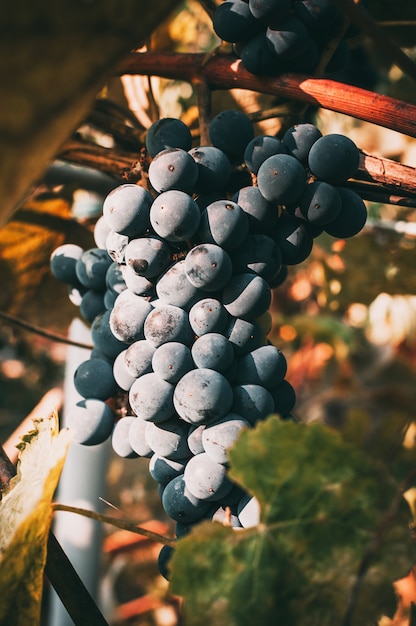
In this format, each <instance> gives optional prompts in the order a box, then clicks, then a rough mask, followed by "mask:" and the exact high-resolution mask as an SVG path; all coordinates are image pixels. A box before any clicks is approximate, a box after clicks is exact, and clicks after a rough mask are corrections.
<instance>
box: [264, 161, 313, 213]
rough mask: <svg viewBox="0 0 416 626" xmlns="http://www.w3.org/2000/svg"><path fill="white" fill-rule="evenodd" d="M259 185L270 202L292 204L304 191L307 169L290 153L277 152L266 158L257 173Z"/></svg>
mask: <svg viewBox="0 0 416 626" xmlns="http://www.w3.org/2000/svg"><path fill="white" fill-rule="evenodd" d="M257 185H258V188H259V190H260V193H261V194H262V196H264V197H265V198H266V200H268V201H269V202H276V203H277V204H283V205H291V204H293V203H295V202H296V201H297V200H298V199H299V198H300V196H301V195H302V193H303V190H304V189H305V186H306V171H305V168H304V167H303V166H302V165H301V163H300V162H299V161H298V160H297V159H295V157H293V156H292V155H290V154H275V155H273V156H271V157H269V158H268V159H266V160H265V161H264V162H263V163H262V165H261V166H260V168H259V171H258V173H257Z"/></svg>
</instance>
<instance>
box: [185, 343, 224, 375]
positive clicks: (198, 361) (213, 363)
mask: <svg viewBox="0 0 416 626" xmlns="http://www.w3.org/2000/svg"><path fill="white" fill-rule="evenodd" d="M191 352H192V358H193V360H194V363H195V365H196V366H197V367H199V368H208V369H212V370H216V371H217V372H222V373H224V372H225V371H226V370H227V369H228V368H229V367H230V366H231V364H232V362H233V360H234V350H233V345H232V343H231V342H230V341H228V339H227V337H224V335H221V334H220V333H205V334H204V335H202V336H201V337H199V338H198V339H197V340H196V341H195V343H194V344H193V346H192V351H191Z"/></svg>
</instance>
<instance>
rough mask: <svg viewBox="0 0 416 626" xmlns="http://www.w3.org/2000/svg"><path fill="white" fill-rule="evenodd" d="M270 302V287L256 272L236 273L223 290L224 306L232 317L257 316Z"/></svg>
mask: <svg viewBox="0 0 416 626" xmlns="http://www.w3.org/2000/svg"><path fill="white" fill-rule="evenodd" d="M270 302H271V291H270V287H269V285H268V284H267V282H266V281H265V280H264V278H262V277H261V276H258V275H257V274H248V273H244V274H237V275H235V276H233V278H232V279H231V280H230V282H229V283H228V284H227V285H226V287H225V288H224V290H223V304H224V307H225V308H226V309H227V311H228V313H229V314H230V315H233V316H234V317H242V318H243V319H248V320H249V319H252V318H255V317H258V316H259V315H262V314H263V313H264V312H265V311H267V309H268V308H269V306H270Z"/></svg>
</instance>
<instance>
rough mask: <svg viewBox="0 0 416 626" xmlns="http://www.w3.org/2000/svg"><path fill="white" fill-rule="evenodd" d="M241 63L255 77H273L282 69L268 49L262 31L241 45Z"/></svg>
mask: <svg viewBox="0 0 416 626" xmlns="http://www.w3.org/2000/svg"><path fill="white" fill-rule="evenodd" d="M241 62H242V64H243V65H244V67H245V69H246V70H247V71H248V72H250V73H251V74H254V75H255V76H274V75H276V74H278V73H279V72H282V71H283V69H284V68H283V66H282V64H281V63H280V62H279V60H278V59H277V57H276V55H275V54H274V53H273V51H272V50H271V49H270V45H269V43H268V41H267V39H266V34H265V32H263V31H262V32H261V33H259V34H258V35H256V36H255V37H252V38H250V39H249V40H248V41H246V42H245V43H244V44H243V45H242V47H241Z"/></svg>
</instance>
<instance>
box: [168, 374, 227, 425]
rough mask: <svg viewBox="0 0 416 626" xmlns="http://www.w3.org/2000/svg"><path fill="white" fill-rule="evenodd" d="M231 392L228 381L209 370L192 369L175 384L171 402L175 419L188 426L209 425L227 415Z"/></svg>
mask: <svg viewBox="0 0 416 626" xmlns="http://www.w3.org/2000/svg"><path fill="white" fill-rule="evenodd" d="M232 401H233V392H232V389H231V385H230V383H229V382H228V381H227V379H226V378H225V377H224V376H223V375H222V374H220V373H219V372H216V371H215V370H211V369H205V368H201V369H194V370H191V371H190V372H188V373H187V374H185V375H184V376H183V377H182V378H181V379H180V380H179V382H178V383H177V384H176V387H175V392H174V396H173V402H174V406H175V409H176V412H177V413H178V415H179V416H180V417H181V418H182V419H184V420H185V421H186V422H189V423H191V424H203V423H204V424H208V423H210V422H212V421H215V420H216V419H218V418H220V417H222V416H223V415H226V413H228V411H229V410H230V408H231V404H232Z"/></svg>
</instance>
